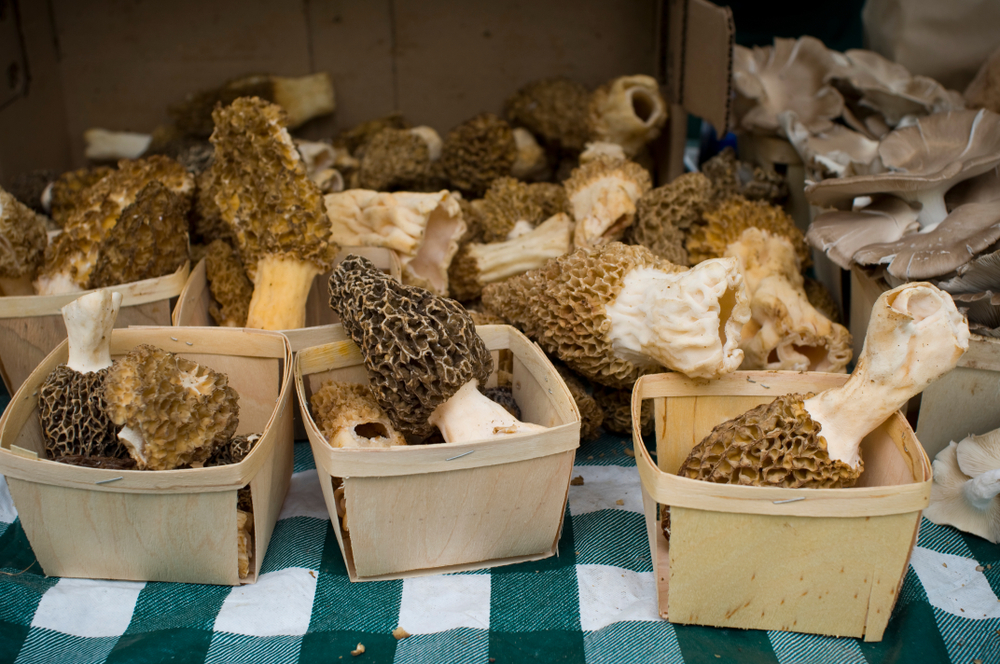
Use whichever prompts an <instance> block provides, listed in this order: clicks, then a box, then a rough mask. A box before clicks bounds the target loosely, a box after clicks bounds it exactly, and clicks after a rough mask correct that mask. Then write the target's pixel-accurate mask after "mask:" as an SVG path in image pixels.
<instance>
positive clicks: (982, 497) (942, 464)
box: [924, 430, 1000, 544]
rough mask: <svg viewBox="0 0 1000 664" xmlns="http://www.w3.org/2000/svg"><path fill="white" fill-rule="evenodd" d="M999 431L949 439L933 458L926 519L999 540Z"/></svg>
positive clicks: (999, 541)
mask: <svg viewBox="0 0 1000 664" xmlns="http://www.w3.org/2000/svg"><path fill="white" fill-rule="evenodd" d="M997 434H998V432H997V431H996V430H994V431H991V432H989V433H986V434H983V435H982V436H969V437H968V438H965V439H963V440H962V441H961V442H958V443H956V442H955V441H951V442H950V443H948V447H946V448H944V449H943V450H941V451H940V452H938V454H937V456H936V457H934V483H933V484H932V485H931V499H930V504H929V505H928V506H927V508H926V509H924V516H925V517H927V520H928V521H931V522H932V523H936V524H938V525H942V526H954V527H955V528H958V529H959V530H961V531H963V532H966V533H972V534H973V535H977V536H979V537H982V538H983V539H985V540H988V541H990V542H992V543H994V544H997V543H1000V455H998V454H997V451H998V450H997V447H998V445H997V439H998V435H997Z"/></svg>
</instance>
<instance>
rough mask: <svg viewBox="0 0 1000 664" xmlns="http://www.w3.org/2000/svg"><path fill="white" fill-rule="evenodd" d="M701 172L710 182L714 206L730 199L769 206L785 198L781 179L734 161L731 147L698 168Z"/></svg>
mask: <svg viewBox="0 0 1000 664" xmlns="http://www.w3.org/2000/svg"><path fill="white" fill-rule="evenodd" d="M701 172H702V173H703V174H704V175H705V177H707V178H708V179H709V180H711V182H712V192H711V194H710V198H711V199H712V201H713V202H716V203H719V202H722V201H724V200H726V199H727V198H730V197H732V196H742V197H743V198H745V199H747V200H750V201H759V200H763V201H767V202H769V203H777V202H778V201H780V200H783V199H785V198H787V197H788V183H787V182H785V176H783V175H781V174H780V173H777V172H775V171H766V170H764V169H763V168H761V167H760V166H754V165H752V164H748V163H747V162H743V161H738V160H737V159H736V152H735V151H734V150H733V149H732V148H731V147H728V148H725V149H724V150H723V151H722V152H720V153H719V154H717V155H715V156H714V157H712V158H711V159H709V160H708V161H706V162H705V163H704V164H702V165H701Z"/></svg>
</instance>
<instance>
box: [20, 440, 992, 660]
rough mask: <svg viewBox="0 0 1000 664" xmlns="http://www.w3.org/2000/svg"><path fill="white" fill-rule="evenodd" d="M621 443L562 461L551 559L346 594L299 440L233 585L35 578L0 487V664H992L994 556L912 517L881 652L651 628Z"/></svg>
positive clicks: (810, 640) (857, 643) (976, 542)
mask: <svg viewBox="0 0 1000 664" xmlns="http://www.w3.org/2000/svg"><path fill="white" fill-rule="evenodd" d="M626 445H629V446H630V445H631V442H630V441H627V440H626V439H624V438H621V437H617V436H611V435H605V436H603V437H602V438H601V439H600V440H598V441H595V442H593V443H585V444H584V445H583V446H582V447H581V449H580V450H579V452H578V453H577V466H576V468H575V471H574V475H580V476H582V477H583V478H584V484H583V485H581V486H572V487H570V494H569V508H568V514H567V518H566V521H565V527H564V529H563V534H562V539H561V541H560V544H559V556H558V557H554V558H549V559H547V560H543V561H539V562H531V563H523V564H520V565H512V566H508V567H499V568H496V569H493V570H484V571H482V572H474V573H463V574H452V575H439V576H430V577H420V578H414V579H407V580H404V581H382V582H372V583H357V584H352V583H350V582H349V581H348V578H347V571H346V569H345V567H344V562H343V560H342V558H341V555H340V549H339V548H338V546H337V540H336V537H335V536H334V533H333V530H332V528H331V526H330V521H329V518H328V515H327V511H326V506H325V504H324V503H323V498H322V495H321V493H320V488H319V484H318V477H317V474H316V470H315V466H314V464H313V460H312V455H311V453H310V450H309V446H308V444H306V443H304V442H301V443H297V444H296V446H295V474H294V476H293V478H292V485H291V489H290V490H289V494H288V497H287V498H286V500H285V503H284V507H283V510H282V513H281V515H280V518H279V521H278V523H277V526H276V527H275V530H274V535H273V538H272V540H271V544H270V547H269V549H268V551H267V555H266V557H265V560H264V563H263V568H262V570H261V576H260V579H259V581H258V582H257V584H255V585H250V586H243V587H238V588H230V587H222V586H200V585H184V584H171V583H138V582H126V581H95V580H86V579H58V578H47V577H45V576H43V575H42V573H41V570H40V568H39V566H38V564H37V563H36V562H35V558H34V555H33V554H32V552H31V547H30V546H29V545H28V542H27V539H26V538H25V535H24V531H23V529H22V528H21V525H20V523H19V522H18V520H17V513H16V511H15V508H14V505H13V503H12V501H11V498H10V493H9V491H8V490H7V485H6V482H4V481H3V478H2V477H0V571H2V574H0V662H17V663H18V664H30V663H36V662H60V663H64V662H79V663H81V664H83V663H87V662H95V663H97V662H109V663H110V662H130V663H133V664H141V663H146V662H167V661H169V662H191V663H198V664H201V663H203V662H205V663H207V662H213V663H214V662H254V663H266V662H309V663H312V662H323V663H336V662H341V661H343V662H357V663H358V664H361V663H362V662H396V663H399V664H403V663H407V664H409V663H413V664H417V663H420V664H445V663H448V662H459V663H463V664H464V663H477V662H478V663H482V664H487V663H489V662H495V663H496V664H507V663H520V662H574V663H575V662H580V663H582V662H587V663H588V664H599V663H601V664H603V663H626V662H674V663H677V664H695V663H697V662H709V663H712V664H715V663H717V662H741V663H757V662H759V663H764V662H767V663H774V662H780V663H781V664H808V663H815V664H825V663H827V662H829V663H836V664H841V663H850V664H855V663H857V664H864V663H865V662H869V663H871V664H876V663H885V664H889V663H895V662H899V663H903V662H906V663H909V662H921V663H922V662H949V661H950V662H954V663H955V664H973V662H975V661H977V660H978V661H979V662H982V663H984V664H986V663H998V664H1000V600H998V596H1000V547H998V546H995V545H992V544H990V543H988V542H986V541H984V540H982V539H979V538H977V537H972V536H967V535H963V534H961V533H959V532H957V531H955V530H953V529H951V528H944V527H940V526H936V525H934V524H932V523H929V522H927V521H926V520H925V521H924V522H923V524H922V527H921V532H920V538H919V540H918V542H917V548H916V550H915V551H914V553H913V557H912V561H911V565H910V569H909V571H908V572H907V576H906V581H905V584H904V587H903V591H902V593H901V595H900V599H899V602H898V604H897V606H896V609H895V612H894V614H893V617H892V620H891V622H890V623H889V627H888V630H887V631H886V633H885V638H884V640H883V641H882V642H881V643H864V642H863V641H861V640H858V639H846V638H845V639H837V638H829V637H819V636H807V635H801V634H791V633H785V632H762V631H742V630H729V629H716V628H711V627H697V626H682V625H671V624H669V623H667V622H665V621H663V620H661V619H660V618H659V617H658V614H657V608H656V596H655V590H654V585H653V571H652V563H651V560H650V554H649V547H648V540H647V538H646V533H645V528H644V523H643V515H642V500H641V497H640V488H639V476H638V473H637V472H636V469H635V462H634V460H633V459H632V458H630V457H629V456H627V455H626V454H625V453H624V450H625V446H626ZM618 501H621V502H622V504H620V505H619V504H618ZM778 564H780V562H779V563H778ZM397 626H401V627H403V628H404V629H406V630H407V631H408V632H409V633H410V634H412V636H410V637H409V638H406V639H403V640H401V641H397V640H396V639H395V638H393V636H392V634H391V632H392V630H393V629H394V628H396V627H397ZM358 643H363V644H364V645H365V652H364V654H363V655H360V656H357V657H353V656H352V655H351V654H350V653H351V650H352V649H354V648H355V646H356V645H357V644H358Z"/></svg>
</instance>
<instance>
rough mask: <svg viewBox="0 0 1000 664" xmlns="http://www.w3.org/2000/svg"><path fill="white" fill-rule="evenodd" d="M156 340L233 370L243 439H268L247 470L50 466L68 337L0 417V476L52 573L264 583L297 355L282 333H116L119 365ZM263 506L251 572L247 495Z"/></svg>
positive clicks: (289, 456)
mask: <svg viewBox="0 0 1000 664" xmlns="http://www.w3.org/2000/svg"><path fill="white" fill-rule="evenodd" d="M144 343H145V344H152V345H154V346H158V347H159V348H162V349H164V350H168V351H170V352H172V353H176V354H178V355H181V356H183V357H186V358H189V359H191V360H193V361H195V362H198V363H199V364H203V365H206V366H208V367H211V368H212V369H214V370H216V371H219V372H222V373H225V374H227V375H228V377H229V384H230V385H231V386H233V387H234V388H235V389H236V391H237V392H238V393H239V395H240V401H239V403H240V423H239V428H238V429H237V433H238V434H248V433H260V434H262V435H261V438H260V440H258V441H257V443H256V444H255V445H254V447H253V449H252V450H251V452H250V454H249V455H248V456H247V457H246V458H245V459H244V460H243V461H241V462H240V463H237V464H231V465H227V466H214V467H210V468H192V469H185V470H157V471H153V470H109V469H98V468H83V467H80V466H72V465H68V464H63V463H57V462H55V461H50V460H47V459H46V458H45V448H44V444H43V439H42V432H41V426H40V424H39V421H38V398H37V390H38V387H39V386H40V385H41V384H42V382H44V380H45V378H46V377H47V376H48V374H49V372H51V371H52V369H54V368H55V367H56V366H58V365H59V364H62V363H64V362H65V361H66V359H67V355H68V346H67V342H66V341H63V342H62V344H60V345H59V346H58V347H57V348H56V349H55V350H54V351H53V352H52V353H51V354H50V355H49V356H48V357H47V358H45V360H44V361H43V362H42V363H41V364H40V365H39V366H38V368H37V369H35V371H34V372H32V374H31V375H30V376H29V377H28V379H27V380H26V381H25V382H24V384H23V385H22V386H21V389H20V390H18V391H17V393H16V394H15V395H14V397H13V399H12V400H11V402H10V404H9V405H8V406H7V410H6V411H5V412H4V414H3V417H2V418H0V474H3V475H5V476H6V477H7V484H8V485H9V487H10V493H11V496H12V497H13V499H14V505H15V507H16V508H17V512H18V516H19V517H20V520H21V524H22V525H23V527H24V531H25V534H26V535H27V536H28V541H29V542H30V543H31V548H32V549H33V550H34V552H35V556H36V557H37V558H38V561H39V563H41V566H42V569H43V571H44V572H45V574H46V575H48V576H69V577H82V578H95V579H127V580H135V581H176V582H184V583H211V584H220V585H239V584H241V583H254V582H255V581H256V580H257V574H258V573H259V572H260V565H261V561H262V560H263V559H264V553H265V552H266V551H267V544H268V540H269V539H270V537H271V532H272V530H273V529H274V524H275V522H276V521H277V519H278V513H279V511H280V510H281V504H282V501H283V500H284V498H285V493H286V492H287V491H288V485H289V482H290V480H291V475H292V461H293V453H292V444H293V439H292V410H293V407H292V403H291V393H292V387H291V384H292V381H291V378H292V374H291V367H292V352H291V347H290V346H289V345H288V340H287V339H286V338H285V337H284V336H283V335H281V334H280V333H277V332H265V331H261V330H243V329H230V328H185V329H183V330H182V329H179V328H174V327H165V328H153V327H149V328H131V329H125V330H118V329H116V330H114V331H113V332H112V335H111V354H112V357H115V358H117V357H120V356H122V355H124V354H125V353H127V352H128V351H129V350H131V349H132V348H134V347H135V346H137V345H138V344H144ZM247 485H249V487H250V492H251V500H252V505H253V533H252V537H251V541H252V554H251V559H250V573H249V575H248V576H247V577H246V578H243V579H241V578H240V576H239V571H238V563H237V546H238V545H237V526H236V519H237V515H236V504H237V492H238V491H239V490H240V489H241V488H243V487H245V486H247Z"/></svg>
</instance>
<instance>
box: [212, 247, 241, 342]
mask: <svg viewBox="0 0 1000 664" xmlns="http://www.w3.org/2000/svg"><path fill="white" fill-rule="evenodd" d="M205 276H206V278H207V280H208V287H209V290H210V291H211V292H212V299H213V300H214V302H212V303H211V304H210V305H209V307H208V313H209V314H211V316H212V318H213V319H214V320H215V322H216V323H218V324H219V325H220V326H222V327H243V326H244V325H246V323H247V312H249V311H250V298H251V297H253V284H251V283H250V279H249V278H248V277H247V273H246V270H245V269H243V262H242V261H240V259H239V255H238V254H237V252H236V250H235V249H234V248H233V247H232V246H231V245H230V244H229V243H228V242H226V241H225V240H213V241H212V243H211V244H209V245H208V250H207V252H206V253H205Z"/></svg>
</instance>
